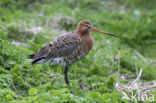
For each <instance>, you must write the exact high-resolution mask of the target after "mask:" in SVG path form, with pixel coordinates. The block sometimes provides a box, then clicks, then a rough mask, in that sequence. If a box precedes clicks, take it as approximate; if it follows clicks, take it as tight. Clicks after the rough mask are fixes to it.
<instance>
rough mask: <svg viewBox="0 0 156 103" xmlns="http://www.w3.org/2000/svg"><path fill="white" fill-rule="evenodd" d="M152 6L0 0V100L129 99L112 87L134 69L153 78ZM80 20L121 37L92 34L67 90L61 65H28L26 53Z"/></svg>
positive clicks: (149, 0)
mask: <svg viewBox="0 0 156 103" xmlns="http://www.w3.org/2000/svg"><path fill="white" fill-rule="evenodd" d="M155 5H156V0H103V1H101V0H68V1H67V0H55V1H54V0H0V101H1V103H18V102H21V103H133V102H131V101H128V100H126V99H123V100H122V96H123V95H122V94H121V93H120V92H118V91H117V90H116V88H115V86H114V85H115V83H116V82H120V83H128V82H130V81H131V79H132V78H128V77H130V76H134V77H137V75H138V72H137V71H136V68H138V69H140V68H143V73H142V76H141V78H140V79H141V81H142V82H150V81H154V80H156V75H155V74H156V65H155V64H156V59H155V58H156V35H155V33H156V8H155ZM83 19H86V20H88V21H90V22H91V23H92V24H93V25H94V27H96V28H98V29H100V30H103V31H106V32H110V33H113V34H116V35H119V36H120V38H115V37H110V36H106V35H102V34H99V33H91V34H92V36H93V37H94V40H95V42H94V48H93V50H92V51H91V52H90V53H89V54H88V55H87V57H86V58H84V59H83V60H81V61H79V62H78V63H75V64H74V65H72V66H71V67H70V70H69V80H70V83H71V86H70V87H69V88H66V85H65V82H64V76H63V67H61V66H51V65H50V64H48V63H47V64H38V65H33V66H31V65H30V63H31V60H29V59H27V56H28V55H29V54H32V53H35V52H36V51H37V50H39V49H40V48H41V47H42V46H43V45H45V44H46V43H48V42H50V41H51V40H53V39H54V38H56V37H58V36H59V35H60V34H61V33H63V32H68V31H71V30H74V29H75V28H76V25H77V23H78V22H79V21H80V20H83ZM118 68H120V75H118V74H116V73H117V72H118ZM138 71H139V70H138ZM49 73H50V74H49ZM121 75H124V77H125V78H126V80H123V79H121V78H120V76H121ZM134 79H135V78H133V80H134ZM79 85H81V86H84V87H85V88H84V89H82V90H81V89H79ZM70 91H72V92H73V94H71V93H70ZM153 94H155V98H156V91H153ZM155 101H156V100H155ZM135 103H137V102H135ZM139 103H142V102H139ZM153 103H154V101H153Z"/></svg>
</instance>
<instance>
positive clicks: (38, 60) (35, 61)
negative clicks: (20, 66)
mask: <svg viewBox="0 0 156 103" xmlns="http://www.w3.org/2000/svg"><path fill="white" fill-rule="evenodd" d="M44 61H45V57H41V58H37V59H35V60H33V61H32V62H31V65H34V64H39V63H43V62H44Z"/></svg>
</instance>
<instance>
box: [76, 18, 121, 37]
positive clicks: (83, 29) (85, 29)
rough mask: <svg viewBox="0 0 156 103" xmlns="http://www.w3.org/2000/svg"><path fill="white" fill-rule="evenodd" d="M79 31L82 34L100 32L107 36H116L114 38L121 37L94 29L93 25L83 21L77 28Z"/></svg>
mask: <svg viewBox="0 0 156 103" xmlns="http://www.w3.org/2000/svg"><path fill="white" fill-rule="evenodd" d="M77 31H78V32H80V33H81V34H88V33H89V32H90V31H92V32H100V33H102V34H107V35H110V36H114V37H119V36H117V35H114V34H111V33H107V32H104V31H101V30H98V29H96V28H93V26H92V24H91V23H90V22H89V21H87V20H82V21H80V22H79V24H78V26H77Z"/></svg>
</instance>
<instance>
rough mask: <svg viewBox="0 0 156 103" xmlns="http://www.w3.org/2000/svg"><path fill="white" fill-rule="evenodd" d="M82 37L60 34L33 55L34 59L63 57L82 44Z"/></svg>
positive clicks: (72, 34)
mask: <svg viewBox="0 0 156 103" xmlns="http://www.w3.org/2000/svg"><path fill="white" fill-rule="evenodd" d="M80 43H81V38H80V36H79V35H76V34H74V33H73V32H72V33H67V34H64V35H61V36H59V37H58V38H57V39H55V40H53V41H52V42H50V43H49V44H47V45H46V46H44V47H43V48H41V49H40V50H39V51H38V52H37V53H36V54H35V55H34V57H33V60H35V59H38V58H42V57H45V59H46V60H48V59H51V58H56V57H63V56H68V55H70V54H72V52H73V51H74V50H75V49H76V48H77V47H78V46H79V45H80Z"/></svg>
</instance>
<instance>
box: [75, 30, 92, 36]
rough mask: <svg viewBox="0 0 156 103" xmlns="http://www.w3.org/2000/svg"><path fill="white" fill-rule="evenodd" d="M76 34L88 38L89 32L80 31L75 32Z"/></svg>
mask: <svg viewBox="0 0 156 103" xmlns="http://www.w3.org/2000/svg"><path fill="white" fill-rule="evenodd" d="M75 32H76V34H78V35H80V36H89V35H90V34H89V31H81V30H76V31H75Z"/></svg>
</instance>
